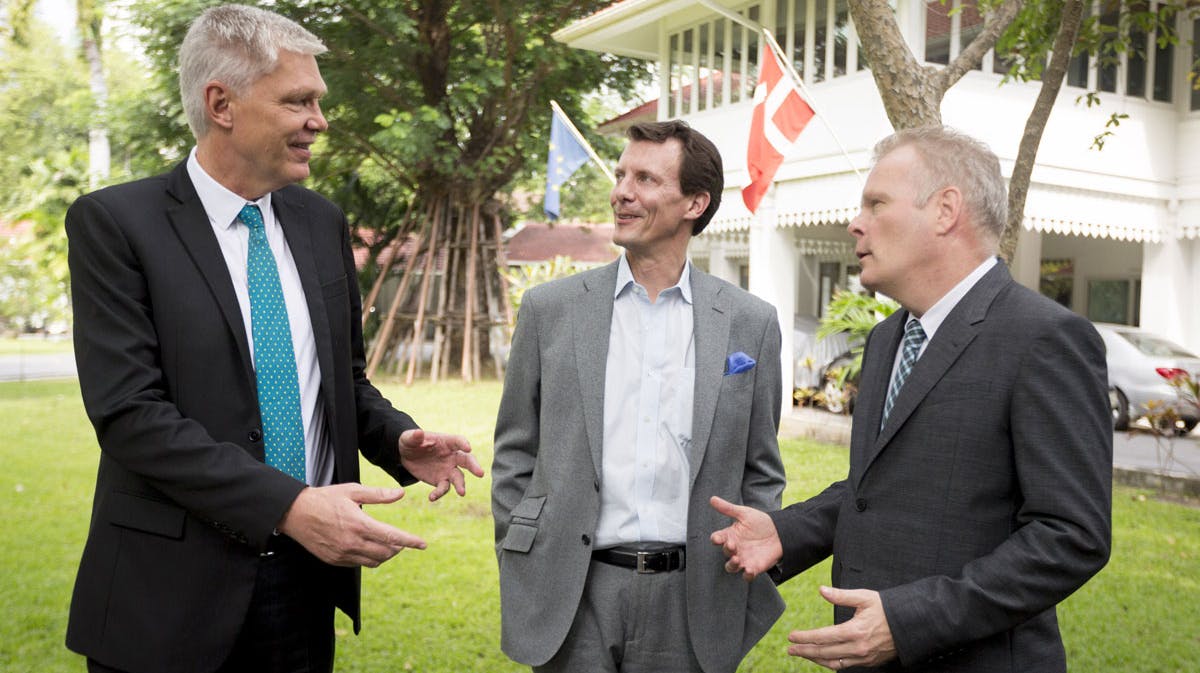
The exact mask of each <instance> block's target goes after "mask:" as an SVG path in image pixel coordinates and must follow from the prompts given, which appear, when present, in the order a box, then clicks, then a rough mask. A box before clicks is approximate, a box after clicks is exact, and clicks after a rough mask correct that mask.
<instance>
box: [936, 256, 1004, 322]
mask: <svg viewBox="0 0 1200 673" xmlns="http://www.w3.org/2000/svg"><path fill="white" fill-rule="evenodd" d="M996 263H997V261H996V258H995V257H988V258H987V259H985V260H983V262H982V263H980V265H979V266H977V267H975V270H974V271H972V272H971V273H969V274H967V277H966V278H963V279H962V280H960V281H958V284H957V285H955V286H954V287H952V288H950V291H949V292H947V293H946V294H944V295H942V298H941V299H939V300H937V303H935V304H934V305H933V306H932V307H930V309H929V310H928V311H926V312H925V315H923V316H921V318H920V322H921V329H923V330H925V335H926V336H927V337H928V338H930V339H932V338H933V333H934V332H936V331H937V330H938V328H939V327H941V326H942V323H943V322H945V321H946V318H947V316H949V315H950V312H951V311H953V310H954V307H955V306H958V302H960V301H962V298H963V297H965V296H966V295H967V293H968V292H970V291H971V288H973V287H975V284H976V283H978V282H979V279H981V278H983V276H984V274H986V273H987V272H988V271H990V270H991V269H992V267H993V266H996Z"/></svg>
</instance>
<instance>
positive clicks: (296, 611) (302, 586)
mask: <svg viewBox="0 0 1200 673" xmlns="http://www.w3.org/2000/svg"><path fill="white" fill-rule="evenodd" d="M331 571H332V569H331V568H330V567H329V566H327V565H325V564H324V563H321V562H320V561H318V560H317V559H316V557H314V556H313V555H312V554H309V553H308V552H307V551H306V550H305V549H304V548H303V547H301V546H300V545H299V544H297V543H295V542H293V541H292V540H291V539H290V538H286V537H283V536H279V537H278V538H275V539H274V541H273V543H272V545H271V553H270V554H268V555H265V556H263V557H262V559H261V562H260V564H259V569H258V578H257V580H256V581H255V583H254V595H253V597H252V598H251V599H250V608H249V610H247V612H246V621H245V623H244V624H243V625H242V630H241V632H240V633H239V634H238V639H237V642H236V643H234V646H233V650H232V651H231V652H230V653H229V657H228V658H227V659H226V660H225V663H224V664H222V665H221V667H220V668H219V669H217V673H330V672H331V671H332V670H333V652H334V636H333V613H334V607H333V597H332V594H331V593H330V586H331V584H332V581H333V579H332V576H331ZM88 671H89V673H123V672H122V671H120V670H119V669H115V668H110V667H108V666H105V665H103V664H101V663H100V662H98V661H96V660H94V659H90V658H89V659H88Z"/></svg>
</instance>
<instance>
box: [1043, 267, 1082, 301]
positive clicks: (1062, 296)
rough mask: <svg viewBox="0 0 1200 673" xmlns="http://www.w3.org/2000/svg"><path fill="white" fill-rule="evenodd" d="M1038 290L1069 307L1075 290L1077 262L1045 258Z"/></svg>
mask: <svg viewBox="0 0 1200 673" xmlns="http://www.w3.org/2000/svg"><path fill="white" fill-rule="evenodd" d="M1038 291H1040V292H1041V293H1042V294H1043V295H1045V296H1047V297H1049V298H1051V299H1053V300H1054V301H1056V302H1058V303H1059V304H1062V305H1063V306H1065V307H1067V308H1071V295H1072V294H1073V293H1074V292H1075V263H1074V261H1072V260H1069V259H1043V260H1042V277H1041V281H1040V282H1039V283H1038Z"/></svg>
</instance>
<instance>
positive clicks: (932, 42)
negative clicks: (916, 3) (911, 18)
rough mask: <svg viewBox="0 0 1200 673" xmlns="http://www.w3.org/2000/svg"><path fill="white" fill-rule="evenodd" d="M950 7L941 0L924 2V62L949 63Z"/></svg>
mask: <svg viewBox="0 0 1200 673" xmlns="http://www.w3.org/2000/svg"><path fill="white" fill-rule="evenodd" d="M950 23H951V22H950V5H949V4H943V3H942V1H941V0H926V2H925V62H926V63H940V64H941V65H949V63H950V29H951V25H950Z"/></svg>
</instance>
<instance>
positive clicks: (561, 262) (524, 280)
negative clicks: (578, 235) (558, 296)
mask: <svg viewBox="0 0 1200 673" xmlns="http://www.w3.org/2000/svg"><path fill="white" fill-rule="evenodd" d="M584 268H585V267H584V265H582V264H577V263H575V262H573V261H571V258H570V257H564V256H562V255H559V256H557V257H555V258H554V259H552V260H550V261H549V262H543V263H541V264H524V265H522V266H519V267H516V268H509V269H504V270H501V271H500V273H501V274H502V275H503V276H504V278H505V279H506V280H508V301H509V303H510V304H512V308H513V316H514V317H516V315H517V311H519V310H521V298H522V297H524V296H525V292H526V291H527V290H528V289H529V288H531V287H534V286H537V285H541V284H542V283H547V282H549V281H552V280H556V279H558V278H566V277H567V276H572V275H574V274H576V273H579V272H580V271H582V270H583V269H584ZM509 327H510V328H511V327H513V326H512V325H509Z"/></svg>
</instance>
